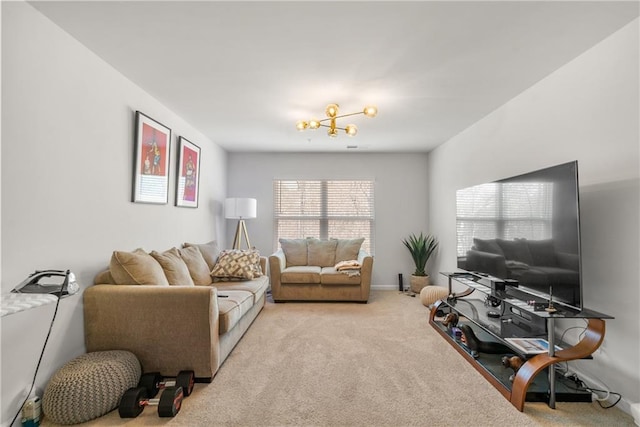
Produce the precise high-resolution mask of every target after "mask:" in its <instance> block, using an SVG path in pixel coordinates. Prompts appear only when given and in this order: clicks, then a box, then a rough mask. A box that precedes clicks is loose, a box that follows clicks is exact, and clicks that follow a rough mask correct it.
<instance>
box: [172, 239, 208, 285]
mask: <svg viewBox="0 0 640 427" xmlns="http://www.w3.org/2000/svg"><path fill="white" fill-rule="evenodd" d="M179 252H180V256H181V257H182V259H183V260H184V263H185V264H187V268H188V269H189V275H190V276H191V278H192V279H193V283H194V284H195V285H197V286H207V285H210V284H211V283H213V280H211V275H210V274H209V273H210V270H209V266H208V265H207V262H206V261H205V260H204V257H203V256H202V254H201V253H200V250H199V249H198V248H197V247H195V246H190V247H188V248H182V249H179Z"/></svg>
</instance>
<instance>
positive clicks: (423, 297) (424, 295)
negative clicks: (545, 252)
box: [420, 286, 449, 307]
mask: <svg viewBox="0 0 640 427" xmlns="http://www.w3.org/2000/svg"><path fill="white" fill-rule="evenodd" d="M448 296H449V289H447V288H443V287H442V286H425V287H424V288H422V290H421V291H420V301H421V302H422V304H424V305H425V306H427V307H428V306H430V305H431V304H433V303H434V302H436V301H438V300H440V299H441V300H445V299H447V297H448Z"/></svg>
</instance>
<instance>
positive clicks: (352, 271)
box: [335, 259, 362, 277]
mask: <svg viewBox="0 0 640 427" xmlns="http://www.w3.org/2000/svg"><path fill="white" fill-rule="evenodd" d="M361 267H362V266H361V265H360V263H359V262H358V261H356V260H355V259H353V260H349V261H340V262H339V263H337V264H336V266H335V268H336V270H337V271H338V272H340V273H342V274H346V275H347V276H349V277H353V276H359V275H360V268H361Z"/></svg>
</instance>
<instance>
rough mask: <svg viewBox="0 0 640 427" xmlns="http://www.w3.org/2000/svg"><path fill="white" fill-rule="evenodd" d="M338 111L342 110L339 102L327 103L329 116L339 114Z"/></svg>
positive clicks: (326, 111)
mask: <svg viewBox="0 0 640 427" xmlns="http://www.w3.org/2000/svg"><path fill="white" fill-rule="evenodd" d="M338 111H340V109H339V108H338V104H329V105H327V109H326V110H325V113H327V116H328V117H335V116H337V115H338Z"/></svg>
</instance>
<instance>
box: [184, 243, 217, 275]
mask: <svg viewBox="0 0 640 427" xmlns="http://www.w3.org/2000/svg"><path fill="white" fill-rule="evenodd" d="M182 246H183V247H185V248H188V247H190V246H195V247H196V248H198V250H199V251H200V253H201V254H202V257H203V258H204V260H205V261H206V263H207V266H208V267H209V271H211V270H213V267H214V266H215V265H216V261H217V260H218V256H220V252H221V251H220V248H219V247H218V243H217V242H216V241H215V240H212V241H210V242H209V243H184V244H183V245H182Z"/></svg>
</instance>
